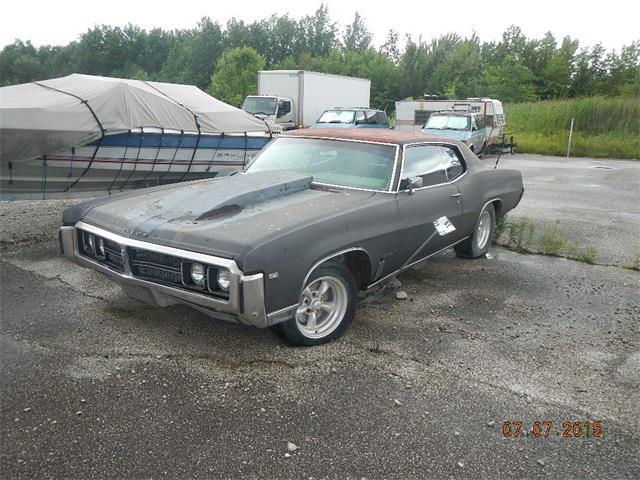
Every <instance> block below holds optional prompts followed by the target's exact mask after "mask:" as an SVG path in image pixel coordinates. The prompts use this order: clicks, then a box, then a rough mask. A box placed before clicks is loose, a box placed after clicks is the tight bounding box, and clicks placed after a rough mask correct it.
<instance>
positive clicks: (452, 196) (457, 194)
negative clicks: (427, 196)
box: [449, 193, 462, 198]
mask: <svg viewBox="0 0 640 480" xmlns="http://www.w3.org/2000/svg"><path fill="white" fill-rule="evenodd" d="M461 195H462V194H461V193H452V194H451V195H449V196H450V197H451V198H457V197H459V196H461Z"/></svg>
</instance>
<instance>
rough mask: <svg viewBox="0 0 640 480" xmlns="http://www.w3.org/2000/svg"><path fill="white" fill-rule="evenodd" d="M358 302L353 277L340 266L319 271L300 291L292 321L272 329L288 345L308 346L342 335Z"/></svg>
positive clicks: (317, 270) (349, 323)
mask: <svg viewBox="0 0 640 480" xmlns="http://www.w3.org/2000/svg"><path fill="white" fill-rule="evenodd" d="M357 301H358V295H357V288H356V282H355V280H354V278H353V275H352V274H351V272H349V270H347V269H346V268H345V266H344V265H342V264H340V263H326V264H325V265H322V266H320V267H318V268H316V269H315V270H314V271H313V272H312V273H311V275H310V276H309V279H308V280H307V284H306V285H305V286H304V288H303V289H302V292H300V302H299V304H298V307H297V309H296V311H295V315H294V317H293V318H291V319H290V320H287V321H286V322H283V323H280V324H278V325H275V326H274V327H272V330H273V331H274V333H276V334H277V335H279V336H280V337H282V338H284V339H285V340H286V341H287V342H288V343H289V344H291V345H294V346H300V347H309V346H312V345H320V344H322V343H326V342H329V341H331V340H333V339H334V338H337V337H339V336H341V335H342V334H343V333H344V332H345V331H346V330H347V328H349V325H351V322H352V321H353V316H354V314H355V311H356V304H357Z"/></svg>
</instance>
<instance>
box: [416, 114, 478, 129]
mask: <svg viewBox="0 0 640 480" xmlns="http://www.w3.org/2000/svg"><path fill="white" fill-rule="evenodd" d="M469 120H470V118H469V117H465V116H464V115H431V116H430V117H429V120H427V124H426V125H425V127H424V128H431V129H434V130H469V126H470V122H469Z"/></svg>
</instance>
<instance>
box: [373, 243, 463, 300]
mask: <svg viewBox="0 0 640 480" xmlns="http://www.w3.org/2000/svg"><path fill="white" fill-rule="evenodd" d="M469 236H470V235H468V236H466V237H464V238H461V239H460V240H458V241H457V242H453V243H452V244H451V245H448V246H446V247H444V248H441V249H440V250H438V251H437V252H433V253H431V254H429V255H427V256H426V257H422V258H421V259H419V260H416V261H415V262H413V263H410V264H409V265H406V266H404V267H400V268H399V269H398V270H395V271H393V272H391V273H390V274H388V275H385V276H384V277H382V278H381V279H380V280H377V281H375V282H374V283H372V284H371V285H369V286H368V287H367V288H366V290H369V289H370V288H372V287H374V286H376V285H377V284H379V283H380V282H382V281H384V280H386V279H387V278H389V277H392V276H394V275H397V274H398V273H400V272H401V271H404V270H406V269H408V268H411V267H413V266H414V265H417V264H419V263H422V262H424V261H425V260H428V259H429V258H431V257H433V256H434V255H437V254H438V253H440V252H443V251H445V250H447V249H448V248H451V247H453V246H455V245H457V244H459V243H460V242H464V241H465V240H466V239H467V238H469Z"/></svg>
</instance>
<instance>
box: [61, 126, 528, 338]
mask: <svg viewBox="0 0 640 480" xmlns="http://www.w3.org/2000/svg"><path fill="white" fill-rule="evenodd" d="M523 191H524V190H523V186H522V177H521V175H520V172H519V171H517V170H509V169H502V168H500V169H494V168H490V167H488V166H486V165H484V164H483V163H482V162H480V160H479V159H478V158H477V157H476V156H475V155H474V154H473V153H472V152H471V151H470V150H469V148H468V147H467V146H465V145H464V144H462V143H461V142H458V141H456V140H449V139H443V138H435V137H426V136H424V135H421V134H416V133H406V132H395V131H393V130H358V129H326V130H299V131H296V132H292V133H288V134H284V135H281V136H279V137H278V138H276V139H274V140H273V141H272V142H271V143H270V144H269V145H268V146H267V147H266V148H265V149H264V150H263V151H262V152H261V153H260V155H259V156H258V157H257V158H256V159H255V160H254V161H253V162H252V163H251V164H250V166H249V167H248V168H247V169H246V170H245V171H244V173H240V174H236V175H233V176H229V177H220V178H213V179H207V180H198V181H193V182H188V183H181V184H179V185H167V186H161V187H154V188H149V189H144V190H137V191H133V192H127V193H123V194H119V195H113V196H111V197H106V198H101V199H96V200H91V201H89V202H86V203H81V204H78V205H75V206H73V207H70V208H67V209H66V210H65V211H64V214H63V226H62V228H61V230H60V238H61V248H62V253H63V254H64V255H65V256H66V257H68V258H69V259H71V260H73V261H75V262H77V263H78V264H80V265H83V266H86V267H90V268H93V269H95V270H97V271H100V272H102V273H105V274H107V275H109V276H111V277H112V278H114V279H115V280H116V281H117V282H119V283H120V284H121V285H122V287H123V288H124V290H125V292H126V293H128V294H129V295H131V296H133V297H135V298H138V299H141V300H143V301H146V302H148V303H151V304H153V305H159V306H167V305H171V304H176V303H182V304H185V305H189V306H191V307H194V308H196V309H198V310H200V311H202V312H205V313H207V314H209V315H211V316H212V317H216V318H221V319H226V320H232V321H236V322H240V323H243V324H246V325H253V326H256V327H272V328H273V330H275V331H276V332H277V333H278V334H280V335H281V336H283V337H284V338H285V339H286V340H287V341H289V342H290V343H291V344H293V345H316V344H320V343H323V342H326V341H328V340H331V339H332V338H335V337H337V336H339V335H341V334H342V333H344V332H345V330H346V329H347V327H348V326H349V324H350V323H351V321H352V319H353V316H354V312H355V309H356V303H357V298H358V292H359V291H372V290H375V289H376V288H379V287H380V286H382V285H384V283H385V282H387V281H388V280H390V279H391V278H393V277H394V276H395V275H396V274H398V273H399V272H401V271H403V270H405V269H407V268H409V267H411V266H413V265H416V264H418V263H420V262H422V261H424V260H426V259H428V258H429V257H431V256H432V255H435V254H436V253H438V252H440V251H442V250H445V249H447V248H449V247H453V248H454V249H455V252H456V253H457V254H458V256H461V257H471V258H478V257H482V256H483V255H485V254H486V253H487V250H488V249H489V247H490V244H491V239H492V236H493V232H494V228H495V222H496V218H498V217H500V216H502V215H504V214H505V213H507V212H508V211H509V210H511V209H513V208H514V207H515V206H516V205H517V204H518V202H519V201H520V198H521V197H522V194H523Z"/></svg>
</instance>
